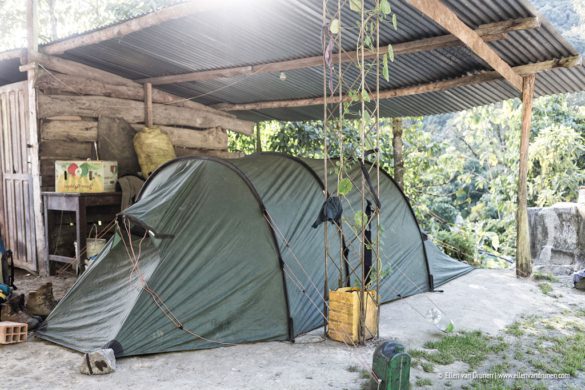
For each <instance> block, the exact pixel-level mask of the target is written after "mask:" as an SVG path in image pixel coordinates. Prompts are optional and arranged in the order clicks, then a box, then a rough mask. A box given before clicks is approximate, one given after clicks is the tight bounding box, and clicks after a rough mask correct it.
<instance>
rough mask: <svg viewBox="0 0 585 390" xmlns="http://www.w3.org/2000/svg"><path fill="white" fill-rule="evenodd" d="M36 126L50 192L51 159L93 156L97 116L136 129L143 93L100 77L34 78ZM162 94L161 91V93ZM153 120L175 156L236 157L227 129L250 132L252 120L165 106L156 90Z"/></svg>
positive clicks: (140, 120)
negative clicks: (36, 107) (231, 149)
mask: <svg viewBox="0 0 585 390" xmlns="http://www.w3.org/2000/svg"><path fill="white" fill-rule="evenodd" d="M36 87H37V91H38V100H37V101H38V118H39V120H40V123H41V127H40V151H39V153H40V160H41V164H40V170H41V176H42V183H41V188H42V190H43V191H51V190H54V188H55V187H54V186H55V161H56V160H85V159H88V158H92V159H95V158H96V150H95V146H96V142H97V139H98V120H99V117H100V116H110V117H121V118H123V119H125V120H126V121H127V122H128V123H129V124H130V125H131V126H132V128H134V130H135V131H138V130H140V129H142V128H143V127H144V102H143V101H141V99H142V98H143V97H144V95H143V94H142V93H141V91H140V89H139V88H130V87H124V86H120V85H109V84H106V83H104V82H103V81H101V80H99V81H98V80H91V79H86V80H83V79H82V78H80V77H76V76H72V75H65V74H60V73H56V72H51V73H43V74H41V76H40V77H39V78H38V80H37V82H36ZM163 97H164V95H163ZM153 102H154V104H153V114H154V123H155V125H156V126H159V127H160V128H161V129H162V130H164V131H165V132H166V133H167V134H168V135H169V137H170V138H171V141H172V143H173V145H174V146H175V152H176V154H177V156H178V157H181V156H188V155H206V156H214V157H221V158H234V157H239V156H240V155H239V154H235V153H230V152H228V150H227V144H228V137H227V132H226V130H225V129H226V128H227V129H230V130H231V129H235V131H239V132H243V133H248V132H249V133H251V132H252V128H253V123H251V122H247V121H242V120H239V119H237V118H235V117H233V116H231V115H229V116H228V115H225V114H223V113H218V112H216V111H215V110H213V109H211V108H209V109H204V110H199V109H197V108H192V107H189V106H185V105H184V104H183V105H174V104H169V103H168V99H166V97H165V99H161V98H160V94H159V93H158V92H156V91H155V93H154V95H153Z"/></svg>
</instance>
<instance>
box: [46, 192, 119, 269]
mask: <svg viewBox="0 0 585 390" xmlns="http://www.w3.org/2000/svg"><path fill="white" fill-rule="evenodd" d="M42 195H43V204H44V214H45V255H46V259H47V269H48V270H49V273H51V261H58V262H61V263H68V264H72V263H75V262H77V264H79V271H80V273H81V272H83V271H84V270H85V261H84V260H82V258H83V256H82V252H83V251H84V250H85V245H86V239H87V208H88V207H96V206H117V208H118V211H119V210H120V202H121V200H122V193H121V192H99V193H90V192H87V193H84V192H43V193H42ZM51 210H55V211H71V212H74V213H75V231H76V242H77V251H76V257H67V256H58V255H52V254H50V253H49V247H50V246H49V236H50V235H49V211H51Z"/></svg>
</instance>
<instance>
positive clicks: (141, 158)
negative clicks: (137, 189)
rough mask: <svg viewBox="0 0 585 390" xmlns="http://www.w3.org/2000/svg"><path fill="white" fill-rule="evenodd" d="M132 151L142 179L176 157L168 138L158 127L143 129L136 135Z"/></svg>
mask: <svg viewBox="0 0 585 390" xmlns="http://www.w3.org/2000/svg"><path fill="white" fill-rule="evenodd" d="M134 150H136V155H137V156H138V163H139V164H140V169H142V174H143V175H144V177H148V176H150V174H151V173H152V172H153V171H154V170H155V169H156V168H158V167H159V166H161V165H162V164H164V163H165V162H167V161H169V160H172V159H174V158H176V157H177V156H176V155H175V148H174V147H173V144H172V143H171V139H170V137H169V136H168V134H167V133H165V132H164V131H162V130H161V129H159V128H158V127H145V128H144V129H142V130H140V131H139V132H138V133H136V135H135V136H134Z"/></svg>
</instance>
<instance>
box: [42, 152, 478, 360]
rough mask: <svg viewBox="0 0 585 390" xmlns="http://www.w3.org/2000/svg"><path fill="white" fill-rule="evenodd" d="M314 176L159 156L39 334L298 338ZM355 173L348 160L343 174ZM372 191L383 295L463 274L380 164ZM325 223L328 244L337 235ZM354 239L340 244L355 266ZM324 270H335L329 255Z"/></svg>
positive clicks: (318, 194) (315, 231) (118, 348)
mask: <svg viewBox="0 0 585 390" xmlns="http://www.w3.org/2000/svg"><path fill="white" fill-rule="evenodd" d="M322 174H323V161H322V160H310V159H299V158H295V157H291V156H287V155H282V154H277V153H258V154H255V155H252V156H248V157H244V158H241V159H236V160H230V161H227V160H221V159H216V158H202V157H185V158H181V159H176V160H173V161H171V162H169V163H167V164H165V165H163V166H162V167H161V168H159V169H158V170H157V171H156V172H155V173H154V174H153V175H152V176H151V177H150V178H149V179H148V181H147V182H146V184H145V186H144V189H143V191H142V193H141V195H140V200H139V201H138V202H137V203H136V204H134V205H133V206H131V207H130V208H128V209H126V210H125V211H124V212H123V213H122V214H121V219H123V220H125V221H130V223H128V224H123V223H121V224H120V229H119V231H118V234H117V235H116V236H115V237H114V238H113V239H112V240H110V241H109V243H108V244H107V246H106V248H105V249H104V250H103V251H102V252H101V254H100V255H99V257H98V258H97V259H96V260H95V262H94V264H93V265H92V266H91V267H90V268H89V269H88V270H87V271H86V272H85V273H84V274H83V275H82V277H81V278H80V279H79V280H78V281H77V283H76V284H75V285H74V287H73V288H72V289H71V290H70V291H69V292H68V293H67V295H66V296H65V297H64V298H63V299H62V300H61V301H60V302H59V304H58V305H57V307H56V308H55V310H54V311H53V312H52V313H51V314H50V316H49V317H48V318H47V319H46V321H45V322H44V323H43V324H42V326H41V328H40V330H39V331H38V333H37V334H38V336H39V337H41V338H43V339H46V340H49V341H52V342H55V343H58V344H61V345H63V346H66V347H69V348H72V349H75V350H78V351H82V352H88V351H92V350H95V349H97V348H101V347H104V346H106V347H110V348H113V349H114V351H115V353H116V356H118V357H121V356H133V355H143V354H150V353H159V352H170V351H182V350H196V349H204V348H213V347H218V346H222V345H232V344H239V343H247V342H255V341H264V340H294V338H295V337H296V336H298V335H300V334H303V333H306V332H308V331H310V330H313V329H315V328H318V327H320V326H322V325H323V323H324V316H323V295H322V293H323V285H324V277H325V266H324V261H323V252H324V239H325V235H324V232H323V229H324V228H323V225H320V226H318V227H317V228H313V227H312V225H313V223H314V221H315V219H316V217H317V216H319V213H320V211H321V208H322V204H323V190H324V187H323V183H322V181H321V179H320V177H322ZM361 175H362V172H361V168H360V166H359V165H358V164H357V163H356V164H355V166H354V167H353V170H352V173H351V175H350V177H352V180H359V179H360V178H361ZM330 183H333V184H335V183H336V178H335V177H334V176H332V177H331V178H330ZM380 194H381V195H380V203H381V215H380V226H382V227H383V231H382V232H381V243H380V245H381V249H380V250H381V257H382V270H381V271H382V275H384V278H383V281H382V284H381V286H380V298H381V299H380V301H381V302H389V301H392V300H396V299H399V298H402V297H406V296H410V295H413V294H417V293H421V292H427V291H432V290H433V289H434V288H435V287H437V286H440V285H442V284H444V283H446V282H447V281H449V280H451V279H453V278H456V277H458V276H461V275H463V274H465V273H467V272H469V271H471V269H472V268H471V267H470V266H468V265H466V264H463V263H461V262H458V261H456V260H453V259H451V258H450V257H448V256H446V255H445V254H444V253H442V252H441V251H440V250H439V249H438V248H437V247H436V246H435V245H434V244H433V243H432V242H431V241H430V240H427V239H426V236H425V235H424V234H422V233H421V230H420V228H419V226H418V223H417V221H416V218H415V215H414V213H413V211H412V209H411V207H410V205H409V203H408V200H407V199H406V198H405V196H404V194H403V193H402V192H401V190H400V189H399V188H398V186H397V185H396V184H395V183H394V181H393V180H392V179H391V177H390V176H388V175H386V174H384V175H382V176H381V179H380ZM370 195H371V197H372V198H373V195H372V194H370ZM372 200H373V199H372ZM360 202H361V196H360V194H359V192H358V191H357V190H355V189H354V190H352V192H351V193H350V194H348V195H347V196H346V197H344V198H343V199H342V205H343V208H344V210H346V211H345V212H346V214H347V215H344V218H347V217H348V216H350V214H352V213H351V210H352V209H354V210H358V209H361V208H360ZM129 225H132V227H130V226H129ZM126 227H128V229H125V228H126ZM328 232H329V233H328V235H329V237H328V239H329V240H330V244H331V247H332V248H334V247H335V245H336V243H337V244H339V242H340V240H341V239H340V237H339V234H338V233H337V230H336V229H328ZM373 233H375V232H373ZM332 241H333V243H331V242H332ZM357 245H358V244H356V243H348V247H349V255H348V261H349V263H350V265H352V266H353V267H355V266H356V265H357V264H358V262H359V252H360V248H359V247H358V246H357ZM328 272H329V280H336V278H337V275H338V273H339V271H338V269H337V268H336V267H335V266H334V265H332V264H331V263H330V264H329V267H328Z"/></svg>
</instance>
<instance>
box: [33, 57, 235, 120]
mask: <svg viewBox="0 0 585 390" xmlns="http://www.w3.org/2000/svg"><path fill="white" fill-rule="evenodd" d="M32 57H33V59H34V60H35V61H37V62H38V63H40V64H41V65H42V66H43V67H44V68H45V69H46V70H49V69H50V70H52V71H54V72H59V73H60V74H56V73H54V72H51V73H49V72H45V73H46V75H39V77H40V78H43V79H45V78H46V80H44V81H43V82H44V83H45V84H46V85H47V87H50V88H53V89H55V90H57V91H60V92H68V93H75V94H82V95H103V96H111V97H119V98H127V99H133V100H141V101H144V89H143V87H142V85H141V84H139V83H137V82H135V81H132V80H130V79H127V78H124V77H122V76H118V75H116V74H114V73H110V72H106V71H103V70H101V69H97V68H93V67H91V66H88V65H84V64H80V63H78V62H74V61H69V60H65V59H62V58H58V57H52V56H48V55H45V54H39V53H37V54H34V56H32ZM45 76H46V77H45ZM64 76H71V78H69V77H64ZM124 86H125V87H126V88H123V87H124ZM152 94H153V96H152V97H153V101H154V102H155V103H166V104H173V105H175V106H178V107H188V108H194V109H200V110H204V111H211V112H214V113H215V114H218V115H223V116H228V117H231V118H235V116H234V115H231V114H228V113H226V112H222V111H218V110H215V109H213V108H211V107H208V106H206V105H204V104H201V103H197V102H194V101H191V100H189V99H184V98H181V97H179V96H175V95H172V94H170V93H167V92H164V91H161V90H158V89H153V91H152Z"/></svg>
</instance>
